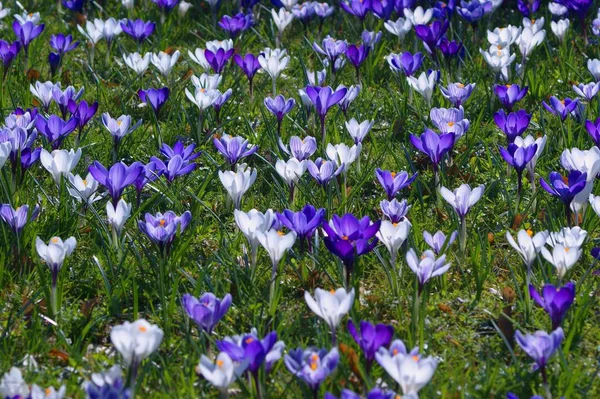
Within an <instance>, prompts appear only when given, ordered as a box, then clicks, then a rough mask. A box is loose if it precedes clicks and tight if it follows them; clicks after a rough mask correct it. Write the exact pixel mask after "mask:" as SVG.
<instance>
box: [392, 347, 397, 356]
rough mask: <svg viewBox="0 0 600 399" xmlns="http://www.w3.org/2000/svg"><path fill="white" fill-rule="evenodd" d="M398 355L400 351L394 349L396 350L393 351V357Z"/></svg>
mask: <svg viewBox="0 0 600 399" xmlns="http://www.w3.org/2000/svg"><path fill="white" fill-rule="evenodd" d="M397 354H398V349H396V348H394V350H392V355H394V356H396V355H397Z"/></svg>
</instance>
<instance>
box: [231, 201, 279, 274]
mask: <svg viewBox="0 0 600 399" xmlns="http://www.w3.org/2000/svg"><path fill="white" fill-rule="evenodd" d="M233 214H234V217H235V222H236V224H237V226H238V228H239V229H240V231H241V232H242V233H243V234H244V235H245V236H246V239H248V243H249V244H250V257H251V259H250V261H251V263H252V269H254V266H255V265H256V250H257V248H258V244H259V243H260V241H259V240H258V233H259V232H261V233H266V232H267V231H269V230H270V229H271V227H273V224H274V223H275V220H276V219H275V214H274V213H273V211H272V210H271V209H268V210H267V211H266V212H265V213H262V212H259V211H257V210H256V209H251V210H250V211H249V212H247V213H246V212H242V211H240V210H238V209H235V210H234V211H233Z"/></svg>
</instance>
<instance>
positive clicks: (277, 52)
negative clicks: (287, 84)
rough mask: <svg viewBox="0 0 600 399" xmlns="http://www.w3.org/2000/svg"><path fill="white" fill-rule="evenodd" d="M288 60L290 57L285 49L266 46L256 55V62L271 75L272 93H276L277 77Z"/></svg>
mask: <svg viewBox="0 0 600 399" xmlns="http://www.w3.org/2000/svg"><path fill="white" fill-rule="evenodd" d="M289 62H290V57H289V56H288V55H287V51H286V50H285V49H283V50H281V49H278V48H276V49H273V50H272V49H270V48H266V49H264V51H263V52H262V53H261V54H260V55H259V56H258V63H259V64H260V66H261V67H262V69H264V70H265V72H266V73H267V74H268V75H269V76H270V77H271V80H272V83H273V93H272V94H273V95H275V94H277V86H276V82H277V78H278V77H279V75H281V72H283V70H284V69H285V68H286V67H287V65H288V63H289Z"/></svg>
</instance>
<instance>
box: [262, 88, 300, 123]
mask: <svg viewBox="0 0 600 399" xmlns="http://www.w3.org/2000/svg"><path fill="white" fill-rule="evenodd" d="M264 103H265V107H267V109H268V110H269V111H270V112H271V113H272V114H273V115H275V117H276V118H277V123H278V124H281V121H282V120H283V117H284V116H286V115H287V114H288V113H289V112H290V111H291V110H292V109H293V108H294V106H295V105H296V100H294V99H293V98H288V99H286V98H285V97H284V96H282V95H281V94H280V95H278V96H277V97H275V98H271V97H265V100H264Z"/></svg>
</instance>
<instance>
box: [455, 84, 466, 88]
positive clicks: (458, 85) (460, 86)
mask: <svg viewBox="0 0 600 399" xmlns="http://www.w3.org/2000/svg"><path fill="white" fill-rule="evenodd" d="M456 87H458V88H459V89H464V88H465V85H464V84H462V83H457V84H456Z"/></svg>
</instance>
